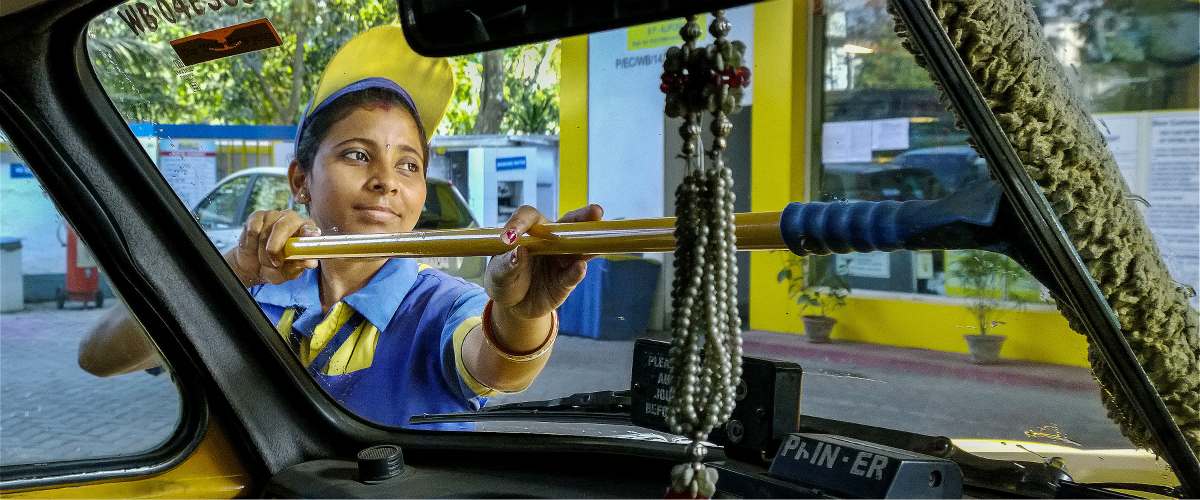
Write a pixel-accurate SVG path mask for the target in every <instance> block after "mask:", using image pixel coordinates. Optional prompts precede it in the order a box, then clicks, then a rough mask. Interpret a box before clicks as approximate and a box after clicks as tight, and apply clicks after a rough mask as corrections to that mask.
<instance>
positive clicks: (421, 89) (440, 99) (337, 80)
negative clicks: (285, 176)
mask: <svg viewBox="0 0 1200 500" xmlns="http://www.w3.org/2000/svg"><path fill="white" fill-rule="evenodd" d="M372 87H379V88H388V89H392V90H395V91H397V93H399V94H400V95H401V97H403V98H404V99H405V100H407V101H409V103H410V104H412V105H413V108H414V109H416V110H417V115H419V116H418V117H417V118H418V119H419V120H420V121H421V125H422V126H423V127H424V128H425V133H426V134H427V135H428V136H430V137H432V135H433V132H434V131H435V130H437V127H438V124H440V123H441V121H442V117H443V116H445V115H446V110H447V109H449V107H450V98H451V96H452V95H453V94H454V70H452V69H451V68H450V62H449V61H447V60H446V59H445V58H433V57H425V56H422V55H420V54H418V53H416V52H414V51H413V49H412V48H411V47H409V45H408V40H406V39H405V38H404V30H402V29H401V28H400V27H399V26H379V27H377V28H371V29H369V30H367V31H364V32H362V33H360V34H359V35H358V36H355V37H354V38H351V39H350V41H348V42H346V44H345V45H343V46H342V48H341V49H338V51H337V53H336V54H334V55H333V59H331V60H330V61H329V65H328V66H326V67H325V73H324V74H322V75H321V83H320V84H318V85H317V93H316V94H315V95H314V96H313V100H312V101H311V102H309V105H308V109H307V110H305V112H304V117H303V118H302V119H301V120H300V126H299V127H297V130H296V137H297V138H299V137H300V132H301V130H303V128H304V126H305V125H307V124H308V121H309V118H311V117H312V115H313V114H314V113H316V112H317V111H319V110H320V109H322V108H324V107H325V106H326V105H328V104H329V103H330V102H333V101H334V100H335V99H337V98H338V97H341V96H342V95H345V94H347V93H349V92H353V91H356V90H361V89H365V88H372Z"/></svg>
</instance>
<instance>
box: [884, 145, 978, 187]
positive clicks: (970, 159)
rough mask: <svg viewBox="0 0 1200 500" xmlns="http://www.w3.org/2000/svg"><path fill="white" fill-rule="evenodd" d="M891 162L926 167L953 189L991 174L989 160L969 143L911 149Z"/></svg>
mask: <svg viewBox="0 0 1200 500" xmlns="http://www.w3.org/2000/svg"><path fill="white" fill-rule="evenodd" d="M890 163H891V164H892V165H895V166H898V167H905V168H920V169H924V170H926V171H928V172H929V173H931V174H932V175H933V176H934V177H936V178H937V180H938V182H940V183H941V184H942V186H944V187H945V188H946V189H949V190H951V191H953V190H955V189H958V188H960V187H962V186H964V185H966V184H969V183H971V182H974V181H976V180H979V179H986V178H987V177H988V169H987V161H986V160H984V159H983V158H981V157H980V156H979V153H978V152H976V151H975V150H974V149H972V148H971V146H968V145H966V144H962V145H957V146H938V147H933V148H918V149H912V150H909V151H905V152H903V153H900V154H898V155H896V157H895V158H892V161H891V162H890Z"/></svg>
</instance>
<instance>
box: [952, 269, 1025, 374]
mask: <svg viewBox="0 0 1200 500" xmlns="http://www.w3.org/2000/svg"><path fill="white" fill-rule="evenodd" d="M950 274H951V276H953V277H954V278H957V279H958V281H959V283H960V285H961V286H962V289H963V293H964V296H965V297H966V298H967V305H966V308H967V310H968V311H970V312H971V315H972V316H973V317H974V319H975V325H974V326H972V327H970V328H974V329H976V330H977V333H970V334H966V335H963V339H965V340H966V341H967V351H968V353H969V354H970V356H971V361H972V362H974V363H976V364H992V363H997V362H999V361H1000V348H1001V347H1002V346H1003V344H1004V340H1005V339H1007V338H1008V337H1007V336H1005V335H1000V334H997V333H993V331H992V330H993V329H995V328H996V327H998V326H1001V325H1003V324H1004V322H1002V321H998V320H997V318H998V317H999V316H1000V315H1002V314H1004V313H1006V312H1008V311H1010V310H1013V309H1016V310H1019V309H1021V308H1023V306H1024V304H1025V303H1027V302H1031V301H1033V300H1036V299H1035V298H1033V297H1031V294H1032V293H1034V292H1025V293H1021V292H1020V291H1018V290H1016V287H1017V286H1018V285H1019V284H1020V283H1022V282H1028V281H1029V280H1032V279H1033V278H1032V277H1031V276H1030V275H1029V273H1027V272H1026V271H1025V269H1023V268H1022V267H1021V266H1020V264H1017V263H1016V262H1015V261H1013V260H1012V259H1010V258H1008V257H1006V256H1004V255H1002V254H998V253H993V252H988V251H986V250H966V251H963V252H960V253H959V254H958V258H957V259H956V260H955V261H954V262H953V263H952V264H951V265H950Z"/></svg>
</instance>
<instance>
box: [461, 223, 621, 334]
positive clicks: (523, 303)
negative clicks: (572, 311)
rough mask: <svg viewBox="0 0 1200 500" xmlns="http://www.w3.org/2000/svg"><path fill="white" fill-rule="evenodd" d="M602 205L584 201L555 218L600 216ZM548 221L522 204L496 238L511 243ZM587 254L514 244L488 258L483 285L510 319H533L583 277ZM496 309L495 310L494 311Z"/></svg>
mask: <svg viewBox="0 0 1200 500" xmlns="http://www.w3.org/2000/svg"><path fill="white" fill-rule="evenodd" d="M603 215H604V209H602V208H600V205H595V204H592V205H588V206H586V207H583V208H579V209H576V210H572V211H570V212H568V213H567V214H566V215H563V217H562V218H561V219H559V220H558V221H559V222H584V221H595V220H600V218H601V217H602V216H603ZM546 222H550V220H549V219H547V218H546V216H544V215H542V213H541V212H539V211H538V210H537V209H536V208H533V207H531V206H528V205H526V206H523V207H521V208H518V209H517V211H516V212H514V213H513V215H512V217H510V218H509V219H508V222H507V223H505V224H504V229H503V230H502V231H501V233H500V239H501V241H503V242H504V243H505V244H508V245H511V244H513V243H514V242H516V240H517V239H518V238H519V237H520V236H521V235H522V234H525V233H526V232H528V231H529V228H530V227H532V226H533V225H535V224H543V223H546ZM591 258H592V256H591V255H530V254H529V250H528V249H527V248H525V247H522V246H518V247H516V248H513V249H512V250H510V251H509V252H508V253H505V254H502V255H497V256H495V257H492V259H491V261H490V262H488V267H487V274H486V275H485V277H484V287H485V288H486V289H487V292H488V295H489V296H491V298H492V300H493V301H494V302H495V303H496V307H497V308H503V309H506V310H507V311H505V312H507V313H509V314H511V315H512V316H514V318H513V319H524V320H536V319H540V318H544V317H547V316H549V314H550V312H551V311H553V310H554V309H555V308H557V307H558V306H559V305H561V304H562V303H563V301H565V300H567V295H569V294H570V293H571V290H574V289H575V285H578V284H579V282H580V281H582V280H583V277H584V274H585V273H586V272H587V262H586V261H587V260H589V259H591ZM497 312H498V311H497Z"/></svg>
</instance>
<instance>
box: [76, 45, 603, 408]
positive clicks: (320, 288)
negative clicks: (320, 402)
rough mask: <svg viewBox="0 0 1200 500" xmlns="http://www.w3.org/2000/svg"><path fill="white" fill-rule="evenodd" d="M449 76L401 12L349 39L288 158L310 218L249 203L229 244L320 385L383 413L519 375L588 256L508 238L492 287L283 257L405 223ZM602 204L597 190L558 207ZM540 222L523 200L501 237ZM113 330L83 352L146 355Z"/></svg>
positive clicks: (394, 266)
mask: <svg viewBox="0 0 1200 500" xmlns="http://www.w3.org/2000/svg"><path fill="white" fill-rule="evenodd" d="M452 90H453V75H452V73H451V72H450V69H449V65H448V63H447V62H446V61H445V60H444V59H442V60H434V59H427V58H424V57H421V56H419V55H417V54H415V53H413V52H412V51H411V49H409V48H408V46H407V44H406V43H405V42H404V39H403V34H402V32H401V30H400V29H399V28H398V27H381V28H375V29H372V30H369V31H367V32H365V33H363V34H361V35H359V36H358V37H355V38H354V39H353V40H351V41H350V42H348V43H347V44H346V45H345V46H344V47H343V48H342V49H341V50H339V52H338V53H337V54H336V55H335V56H334V58H333V60H331V61H330V64H329V66H328V67H327V68H326V71H325V74H324V75H323V76H322V80H321V84H320V85H319V86H318V89H317V94H316V97H315V98H314V99H313V104H310V106H309V110H308V111H307V112H306V113H305V116H304V118H303V119H302V121H301V123H300V125H299V127H298V129H297V141H296V157H295V159H294V160H293V161H292V163H291V165H290V166H289V169H288V179H289V183H290V185H291V189H292V195H293V197H294V198H295V199H296V202H297V203H300V204H304V205H307V207H308V209H309V213H310V214H311V216H312V219H311V220H310V219H305V218H303V217H301V216H300V215H298V214H297V213H295V212H292V211H274V210H272V211H262V212H256V213H254V214H252V215H251V216H250V218H249V219H248V221H247V222H246V224H245V227H244V230H243V233H242V236H241V238H240V241H239V243H238V246H237V247H235V248H234V249H232V250H230V251H229V252H228V253H227V254H226V255H225V258H226V261H227V262H228V263H229V265H230V267H231V268H233V270H234V272H235V273H236V274H237V275H238V277H239V278H240V279H241V281H242V282H243V283H244V284H245V285H246V286H248V287H250V291H251V293H252V294H253V295H254V297H255V299H256V300H257V301H258V302H259V304H260V305H261V306H262V308H263V311H264V312H265V313H266V314H267V316H268V317H269V318H270V319H271V320H272V321H273V322H275V323H276V324H277V327H278V329H279V332H280V335H281V336H283V338H284V339H285V341H287V343H288V344H289V345H290V346H291V347H292V349H293V350H294V351H295V352H296V354H297V356H298V357H299V358H300V361H301V362H302V363H303V364H305V366H307V367H308V369H309V371H310V373H312V374H313V376H314V377H316V379H317V381H318V382H319V383H320V384H321V385H322V387H324V388H325V389H326V390H327V391H329V393H330V394H331V395H332V396H333V397H334V398H335V399H337V400H338V401H339V402H341V403H343V404H345V405H346V406H347V407H348V408H349V409H350V410H352V411H355V412H356V413H358V414H359V415H361V416H363V417H365V418H368V419H371V420H374V421H377V422H380V423H384V424H389V425H401V426H403V425H407V421H408V418H409V417H410V416H411V415H414V414H421V413H444V412H456V411H466V410H472V409H478V408H479V407H480V406H481V405H482V404H484V402H485V401H486V397H488V396H490V395H493V394H495V393H497V392H509V391H519V390H523V389H524V388H526V387H528V386H529V384H530V383H532V382H533V380H534V378H535V377H536V376H537V375H538V373H540V371H541V369H542V368H543V367H544V366H545V364H546V360H547V359H548V355H549V353H550V350H551V348H552V346H553V342H554V338H555V335H556V333H557V318H556V316H555V312H554V310H555V308H556V307H558V306H559V305H560V304H561V303H562V302H563V301H564V300H565V299H566V297H567V295H568V294H569V293H570V291H571V290H572V289H573V288H574V287H575V285H576V284H578V283H579V281H580V280H582V279H583V276H584V273H585V271H586V264H585V262H584V261H585V260H586V257H583V256H560V257H536V256H531V255H529V254H528V252H527V251H526V250H525V249H524V248H522V247H514V248H513V249H512V250H511V251H509V252H508V253H506V254H504V255H500V256H497V257H494V258H492V259H491V261H490V262H489V264H488V268H487V273H486V277H485V285H486V293H485V290H484V289H481V288H479V287H478V286H476V285H473V284H470V283H467V282H465V281H463V280H460V279H457V278H453V277H450V276H448V275H446V274H444V273H442V272H440V271H437V270H434V269H430V268H421V267H419V266H418V265H417V264H416V263H415V262H414V261H412V260H410V259H326V260H322V261H317V260H308V261H285V260H284V259H283V257H284V255H283V247H284V244H285V242H286V241H287V239H288V238H290V237H295V236H313V235H318V234H325V235H332V234H364V233H395V232H405V231H411V230H412V229H413V227H414V226H415V224H416V223H417V219H418V217H419V216H420V214H421V209H422V207H423V206H424V203H425V174H426V171H425V167H426V162H427V160H428V153H429V151H428V136H427V134H426V131H427V130H431V129H433V128H434V127H436V126H437V123H438V122H440V121H441V118H442V115H443V114H444V113H445V110H446V108H447V106H448V105H449V100H450V94H451V92H452ZM601 214H602V211H601V209H600V207H598V206H595V205H591V206H588V207H585V208H582V209H579V210H576V211H574V212H571V213H568V214H567V215H566V216H564V217H563V219H562V220H563V221H584V220H598V219H599V218H600V216H601ZM543 222H548V221H547V219H546V218H545V217H544V216H543V215H542V214H541V213H540V212H538V211H537V210H536V209H533V208H532V207H528V206H526V207H521V208H520V209H518V210H517V211H516V212H515V213H514V214H513V216H512V217H511V218H510V219H509V221H508V222H507V223H506V224H505V226H504V228H503V230H502V232H501V236H500V237H501V240H502V241H503V242H504V243H505V244H508V245H513V244H514V243H515V241H516V239H517V238H518V237H519V236H520V235H521V234H524V233H525V232H526V231H528V230H529V229H530V228H531V227H533V226H534V225H536V224H539V223H543ZM125 323H132V321H128V320H126V321H125ZM127 329H128V328H127ZM118 330H120V329H114V328H111V327H106V328H98V329H97V331H95V332H93V334H91V335H89V336H88V338H85V340H84V342H83V344H82V345H81V349H80V364H81V366H84V367H85V369H89V371H92V372H93V373H107V372H110V371H112V370H111V368H112V367H111V366H99V365H103V364H105V363H106V362H109V361H111V360H112V359H113V358H123V359H126V361H124V362H123V363H122V364H121V367H120V368H121V369H120V370H117V371H118V372H121V371H128V370H133V369H137V368H142V367H144V365H146V364H148V362H147V360H146V359H140V360H138V359H129V358H138V357H141V355H138V356H113V355H112V352H113V349H119V348H118V347H116V346H115V343H116V342H117V340H118V339H119V336H117V335H115V334H114V332H115V331H118ZM142 344H145V342H144V341H143V342H142ZM144 349H145V350H148V351H152V349H149V348H148V346H145V348H144ZM125 350H126V351H128V349H125ZM104 353H107V354H106V355H97V354H104ZM151 356H152V354H151ZM105 357H107V358H108V359H104V358H105ZM97 358H100V361H99V362H98V361H97ZM109 364H111V363H109ZM460 426H461V424H446V425H438V426H435V427H438V428H458V427H460Z"/></svg>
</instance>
